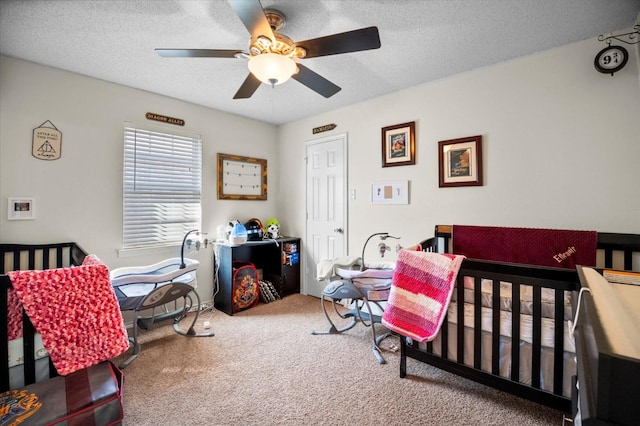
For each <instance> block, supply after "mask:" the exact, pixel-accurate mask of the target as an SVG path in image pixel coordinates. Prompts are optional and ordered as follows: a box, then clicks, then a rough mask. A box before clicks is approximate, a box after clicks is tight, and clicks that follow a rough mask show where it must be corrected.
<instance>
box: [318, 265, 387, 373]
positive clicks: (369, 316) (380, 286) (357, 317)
mask: <svg viewBox="0 0 640 426" xmlns="http://www.w3.org/2000/svg"><path fill="white" fill-rule="evenodd" d="M378 266H382V267H381V268H375V269H374V268H370V269H365V270H364V271H361V270H360V269H347V268H340V267H337V268H336V269H335V273H336V278H337V279H335V280H333V281H331V282H330V283H329V284H327V286H326V287H325V288H324V290H323V291H322V296H321V298H320V301H321V305H322V311H323V312H324V315H325V316H326V317H327V320H328V321H329V324H330V325H331V326H330V328H329V330H327V331H312V332H311V334H339V333H343V332H345V331H347V330H350V329H351V328H353V327H355V325H356V324H357V323H358V322H361V323H362V324H363V325H364V326H366V327H371V334H372V349H373V354H374V356H375V357H376V359H377V360H378V362H379V363H380V364H384V363H385V360H384V358H383V357H382V355H381V353H380V348H379V346H378V345H379V344H380V342H381V341H382V340H383V339H385V338H386V337H387V336H389V333H384V334H382V335H380V336H378V335H377V334H376V328H375V324H376V323H378V324H379V323H380V322H381V319H382V312H383V310H384V308H383V306H382V305H381V304H380V302H382V301H386V300H387V298H388V297H389V291H390V288H391V279H392V277H393V271H394V269H393V265H392V264H384V265H378ZM343 299H350V300H351V303H350V306H352V309H350V310H349V311H347V312H345V313H341V312H340V311H339V310H338V306H337V305H336V302H340V301H342V300H343ZM327 300H330V301H331V304H332V306H333V310H334V312H335V314H336V315H337V316H338V317H340V318H342V319H346V318H351V321H350V322H349V323H348V324H347V325H345V326H344V327H342V328H338V327H337V326H336V325H335V323H334V322H333V321H332V320H331V316H330V315H329V313H328V312H327V308H326V303H325V302H326V301H327ZM371 304H373V305H374V306H375V307H376V308H377V311H378V312H379V313H374V312H373V309H372V306H371ZM364 308H366V310H365V309H364Z"/></svg>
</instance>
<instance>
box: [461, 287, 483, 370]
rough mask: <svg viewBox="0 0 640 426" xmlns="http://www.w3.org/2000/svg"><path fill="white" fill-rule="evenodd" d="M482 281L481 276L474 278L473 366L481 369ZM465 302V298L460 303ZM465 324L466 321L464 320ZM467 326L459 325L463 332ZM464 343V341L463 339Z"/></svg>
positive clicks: (462, 332)
mask: <svg viewBox="0 0 640 426" xmlns="http://www.w3.org/2000/svg"><path fill="white" fill-rule="evenodd" d="M481 286H482V283H481V280H480V278H479V277H475V278H474V280H473V301H474V302H473V303H474V305H475V307H476V308H475V309H474V311H473V324H474V329H473V366H474V368H477V369H481V368H482V308H480V309H478V307H480V306H482V288H481ZM462 302H464V300H462V301H460V302H459V303H461V304H463V305H464V303H462ZM462 325H463V326H464V321H463V322H462ZM464 329H465V327H458V330H459V332H460V333H461V334H464ZM463 344H464V341H463Z"/></svg>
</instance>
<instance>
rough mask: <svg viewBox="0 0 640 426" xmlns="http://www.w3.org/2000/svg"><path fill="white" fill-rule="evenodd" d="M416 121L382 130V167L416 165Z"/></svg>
mask: <svg viewBox="0 0 640 426" xmlns="http://www.w3.org/2000/svg"><path fill="white" fill-rule="evenodd" d="M415 128H416V123H415V121H411V122H409V123H402V124H396V125H395V126H389V127H383V128H382V167H391V166H407V165H410V164H416V157H415V154H416V151H415Z"/></svg>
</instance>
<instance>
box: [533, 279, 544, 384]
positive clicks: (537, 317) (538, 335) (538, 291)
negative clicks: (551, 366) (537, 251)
mask: <svg viewBox="0 0 640 426" xmlns="http://www.w3.org/2000/svg"><path fill="white" fill-rule="evenodd" d="M532 337H533V339H532V340H533V353H532V354H531V386H533V387H534V388H536V389H540V370H541V368H542V367H541V360H540V354H541V351H542V288H541V287H539V286H534V287H533V336H532Z"/></svg>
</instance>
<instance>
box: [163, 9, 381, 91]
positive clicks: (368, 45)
mask: <svg viewBox="0 0 640 426" xmlns="http://www.w3.org/2000/svg"><path fill="white" fill-rule="evenodd" d="M228 1H229V4H230V5H231V8H232V9H233V10H234V12H235V13H236V14H237V15H238V16H239V17H240V20H241V21H242V23H243V24H244V26H245V27H247V30H249V33H250V34H251V42H250V44H249V51H248V52H245V51H242V50H225V49H155V51H156V53H158V55H160V56H163V57H169V58H180V57H181V58H245V59H248V60H249V64H248V67H249V71H250V72H249V75H248V76H247V78H246V79H245V81H244V83H242V85H241V86H240V89H239V90H238V91H237V92H236V94H235V96H234V97H233V99H246V98H250V97H251V95H253V93H254V92H255V91H256V90H257V89H258V87H259V86H260V84H261V83H266V84H269V85H271V86H272V87H273V86H275V85H276V84H282V83H284V82H285V81H287V80H288V79H289V78H293V79H294V80H296V81H298V82H300V83H302V84H304V85H305V86H307V87H308V88H310V89H311V90H314V91H315V92H317V93H319V94H321V95H322V96H324V97H325V98H329V97H331V96H333V95H335V94H336V93H338V92H339V91H340V90H341V88H340V87H338V86H337V85H335V84H333V83H332V82H330V81H329V80H327V79H326V78H324V77H322V76H320V75H319V74H317V73H315V72H313V71H311V70H310V69H309V68H307V67H305V66H304V65H302V64H300V63H299V62H298V61H299V60H300V59H305V58H306V59H309V58H316V57H319V56H329V55H337V54H340V53H350V52H359V51H362V50H370V49H377V48H379V47H380V36H379V34H378V28H377V27H367V28H361V29H358V30H353V31H347V32H344V33H338V34H333V35H329V36H325V37H319V38H314V39H310V40H305V41H300V42H293V40H291V39H290V38H289V37H287V36H285V35H284V34H281V33H280V32H279V31H280V30H281V29H282V28H283V27H284V25H285V23H286V19H285V16H284V15H283V14H282V13H281V12H279V11H277V10H271V9H267V10H264V9H263V8H262V5H261V4H260V1H259V0H228Z"/></svg>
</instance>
